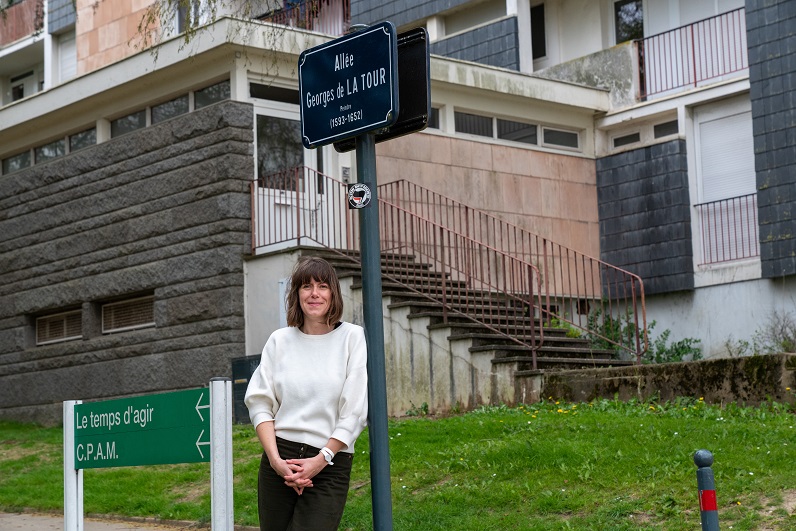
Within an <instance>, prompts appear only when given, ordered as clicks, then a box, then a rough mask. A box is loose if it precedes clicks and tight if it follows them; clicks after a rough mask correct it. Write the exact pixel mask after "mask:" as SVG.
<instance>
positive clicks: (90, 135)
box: [69, 127, 97, 152]
mask: <svg viewBox="0 0 796 531" xmlns="http://www.w3.org/2000/svg"><path fill="white" fill-rule="evenodd" d="M96 143H97V128H96V127H92V128H91V129H86V130H85V131H81V132H79V133H75V134H74V135H70V136H69V151H70V152H72V151H77V150H78V149H83V148H84V147H88V146H93V145H94V144H96Z"/></svg>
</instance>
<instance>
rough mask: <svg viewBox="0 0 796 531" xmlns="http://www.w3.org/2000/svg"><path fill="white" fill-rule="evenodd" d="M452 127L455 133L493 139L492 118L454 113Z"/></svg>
mask: <svg viewBox="0 0 796 531" xmlns="http://www.w3.org/2000/svg"><path fill="white" fill-rule="evenodd" d="M454 127H455V128H456V132H457V133H466V134H468V135H478V136H486V137H489V138H494V133H493V132H492V118H491V117H489V116H479V115H477V114H468V113H465V112H458V111H456V112H455V113H454Z"/></svg>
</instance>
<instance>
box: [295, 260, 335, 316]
mask: <svg viewBox="0 0 796 531" xmlns="http://www.w3.org/2000/svg"><path fill="white" fill-rule="evenodd" d="M312 280H314V281H315V282H324V283H326V284H329V288H330V289H331V292H332V296H331V300H330V301H329V312H328V313H327V314H326V324H328V325H333V324H335V323H336V322H337V321H339V320H340V317H342V316H343V298H342V297H341V296H340V281H339V280H337V273H336V272H335V270H334V268H333V267H332V266H331V265H330V264H329V262H327V261H326V260H324V259H323V258H319V257H317V256H308V257H302V258H300V259H299V261H298V262H296V266H295V267H294V268H293V274H292V275H291V276H290V288H289V289H288V292H287V296H286V297H285V301H286V302H287V325H288V326H297V327H299V328H301V327H302V326H303V325H304V312H303V311H302V310H301V304H300V303H299V295H298V293H299V289H301V286H303V285H304V284H309V283H310V281H312Z"/></svg>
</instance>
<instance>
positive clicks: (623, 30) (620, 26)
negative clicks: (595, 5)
mask: <svg viewBox="0 0 796 531" xmlns="http://www.w3.org/2000/svg"><path fill="white" fill-rule="evenodd" d="M614 30H615V32H616V44H620V43H623V42H626V41H630V40H633V39H641V38H643V37H644V11H643V9H642V0H617V1H616V2H614Z"/></svg>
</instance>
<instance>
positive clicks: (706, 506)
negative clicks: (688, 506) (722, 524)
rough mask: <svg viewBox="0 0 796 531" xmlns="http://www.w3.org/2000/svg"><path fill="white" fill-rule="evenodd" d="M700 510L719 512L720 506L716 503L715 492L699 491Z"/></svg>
mask: <svg viewBox="0 0 796 531" xmlns="http://www.w3.org/2000/svg"><path fill="white" fill-rule="evenodd" d="M699 510H700V511H718V510H719V506H718V503H717V502H716V491H715V490H700V491H699Z"/></svg>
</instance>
